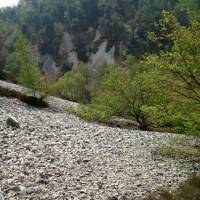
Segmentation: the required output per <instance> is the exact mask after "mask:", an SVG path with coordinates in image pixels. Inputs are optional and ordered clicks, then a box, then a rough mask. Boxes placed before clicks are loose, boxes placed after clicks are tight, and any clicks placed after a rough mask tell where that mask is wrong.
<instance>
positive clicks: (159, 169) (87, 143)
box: [0, 97, 200, 200]
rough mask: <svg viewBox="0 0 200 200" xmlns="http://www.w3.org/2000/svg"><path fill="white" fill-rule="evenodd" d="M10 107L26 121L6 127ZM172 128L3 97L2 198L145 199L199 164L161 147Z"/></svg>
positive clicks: (172, 184) (0, 125) (199, 167)
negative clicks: (152, 128) (138, 125)
mask: <svg viewBox="0 0 200 200" xmlns="http://www.w3.org/2000/svg"><path fill="white" fill-rule="evenodd" d="M9 115H12V116H14V117H15V118H16V119H17V120H18V121H19V122H20V128H18V129H14V128H10V127H7V125H6V120H7V118H8V116H9ZM170 135H171V134H159V133H150V132H142V131H130V130H121V129H118V128H109V127H104V126H101V125H97V124H89V123H85V122H83V121H81V120H79V119H78V118H76V117H74V116H72V115H70V114H67V113H61V112H60V113H59V112H55V111H53V110H51V109H37V108H34V107H30V106H28V105H26V104H24V103H21V102H19V101H18V100H14V99H8V98H5V97H0V191H1V192H0V199H1V198H2V199H5V200H117V199H118V200H125V199H128V200H129V199H130V200H131V199H132V200H139V199H142V198H144V197H145V196H146V195H147V194H148V193H150V192H151V191H153V190H156V189H157V188H159V187H163V186H164V187H169V188H174V187H175V186H177V184H178V183H179V182H181V181H184V180H185V179H186V178H187V177H188V176H189V175H190V174H192V173H193V172H195V171H196V172H200V164H198V163H195V162H191V161H190V160H187V159H173V158H170V157H165V156H161V155H159V154H155V153H154V152H155V149H156V143H159V142H167V141H169V138H170ZM191 141H192V142H191V143H195V139H194V138H192V139H191Z"/></svg>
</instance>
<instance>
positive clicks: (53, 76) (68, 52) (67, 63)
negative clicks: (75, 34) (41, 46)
mask: <svg viewBox="0 0 200 200" xmlns="http://www.w3.org/2000/svg"><path fill="white" fill-rule="evenodd" d="M39 63H40V64H41V66H42V67H41V69H42V72H43V74H44V76H45V77H46V78H47V80H48V81H50V82H52V83H54V82H55V81H56V80H57V79H58V78H59V77H60V76H62V75H63V74H64V73H65V72H67V71H69V70H71V69H75V68H76V67H77V66H78V55H77V53H76V52H75V50H74V45H73V42H72V38H71V36H70V34H69V33H67V32H64V34H63V39H62V41H61V44H60V47H59V51H58V58H57V61H56V60H55V59H54V58H53V56H52V55H50V54H44V55H39Z"/></svg>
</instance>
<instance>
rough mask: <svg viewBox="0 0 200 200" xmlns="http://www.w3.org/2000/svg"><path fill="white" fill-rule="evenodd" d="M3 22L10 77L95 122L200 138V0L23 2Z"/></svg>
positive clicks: (4, 65) (5, 69)
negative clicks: (73, 105)
mask: <svg viewBox="0 0 200 200" xmlns="http://www.w3.org/2000/svg"><path fill="white" fill-rule="evenodd" d="M0 19H1V21H0V42H1V49H0V56H1V57H0V59H1V60H0V63H1V68H0V69H1V71H0V76H1V78H2V79H7V80H9V81H13V82H17V83H20V84H22V85H24V86H26V87H28V88H31V89H32V90H33V91H34V92H35V91H40V92H42V93H43V94H45V95H46V94H49V93H50V94H53V95H56V96H61V97H63V98H66V99H69V100H72V101H77V102H80V103H87V104H88V105H87V106H86V107H85V106H84V107H83V108H82V109H81V111H80V112H79V113H78V114H79V116H81V117H83V118H85V119H87V120H95V121H100V122H105V123H108V122H109V120H110V119H111V118H112V117H113V116H120V117H123V118H127V119H130V120H132V121H134V122H135V123H136V125H137V126H138V127H139V128H141V129H143V130H149V129H153V130H165V131H166V130H167V131H174V132H178V133H185V134H193V135H199V134H200V115H199V113H200V79H199V77H200V67H199V66H200V3H199V1H198V0H123V1H122V0H109V1H107V0H64V1H63V0H56V1H55V0H20V1H19V4H18V6H17V7H13V8H4V9H2V10H1V12H0Z"/></svg>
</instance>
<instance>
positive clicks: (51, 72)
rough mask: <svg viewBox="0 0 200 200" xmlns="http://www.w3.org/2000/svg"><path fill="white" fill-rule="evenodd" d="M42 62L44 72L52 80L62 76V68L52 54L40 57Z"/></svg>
mask: <svg viewBox="0 0 200 200" xmlns="http://www.w3.org/2000/svg"><path fill="white" fill-rule="evenodd" d="M40 63H42V72H43V74H44V76H45V77H46V78H47V80H48V81H50V82H55V81H56V80H57V79H58V78H59V76H61V70H60V68H59V67H57V66H56V62H55V61H54V59H53V57H52V56H51V55H50V54H45V55H42V56H41V57H40Z"/></svg>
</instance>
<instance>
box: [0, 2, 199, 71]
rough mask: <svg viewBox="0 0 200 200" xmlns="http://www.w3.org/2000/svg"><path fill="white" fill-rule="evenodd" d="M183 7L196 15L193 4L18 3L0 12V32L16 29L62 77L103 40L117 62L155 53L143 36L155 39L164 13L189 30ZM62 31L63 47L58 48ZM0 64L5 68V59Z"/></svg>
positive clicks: (155, 49)
mask: <svg viewBox="0 0 200 200" xmlns="http://www.w3.org/2000/svg"><path fill="white" fill-rule="evenodd" d="M187 8H189V9H190V10H192V11H194V12H196V11H197V12H198V9H199V3H198V1H197V0H192V1H189V0H153V1H151V0H140V1H139V0H123V1H121V0H109V1H105V0H73V1H72V0H65V1H63V0H57V1H54V0H33V1H32V0H20V2H19V5H18V7H15V8H5V9H2V10H1V13H0V19H1V21H2V22H1V31H3V30H2V29H5V28H4V27H5V26H11V27H12V28H16V27H18V28H19V29H20V31H21V32H22V33H23V35H24V36H25V37H26V38H27V39H28V41H30V42H31V43H32V45H34V47H35V48H36V50H38V53H39V55H47V54H48V55H49V54H50V55H51V56H52V57H53V58H51V59H52V60H51V59H50V58H49V59H50V60H51V61H52V62H53V61H55V63H56V66H57V67H60V68H62V69H61V71H62V73H63V71H67V70H69V69H70V68H71V67H72V66H73V64H74V62H75V60H76V59H77V58H78V60H79V61H83V62H85V63H88V62H89V61H91V54H93V53H96V52H97V51H98V48H99V47H100V46H101V44H102V43H103V42H105V41H106V42H107V44H106V49H105V51H106V52H108V51H109V50H111V49H112V48H113V51H114V52H113V51H112V52H111V54H112V57H113V56H114V60H116V61H121V60H123V59H124V58H125V57H126V55H128V54H132V55H134V56H135V57H137V58H140V57H141V56H143V55H144V53H152V52H158V51H159V50H160V46H157V44H155V43H153V42H152V41H151V40H150V39H149V37H148V33H149V32H157V33H158V34H159V32H160V30H159V27H158V26H156V22H158V21H159V20H160V19H161V18H162V12H163V10H165V11H170V12H172V13H174V15H176V16H177V18H178V20H179V22H180V23H181V24H183V25H188V23H189V22H188V16H187V14H186V13H187ZM6 30H7V33H10V31H9V29H6ZM66 32H67V33H68V35H66V34H65V36H66V37H65V39H66V40H67V42H68V45H67V44H65V43H64V44H63V45H62V41H63V38H64V33H66ZM1 35H2V36H1V38H2V41H5V38H3V37H5V36H6V39H7V36H8V34H5V35H4V33H2V34H1ZM67 36H68V37H67ZM67 38H68V39H67ZM10 39H11V38H10ZM10 39H9V41H10ZM12 39H13V38H12ZM69 40H70V42H71V43H72V44H70V45H69ZM162 43H163V44H164V47H163V48H164V49H167V48H168V47H169V45H170V44H169V43H168V41H162ZM12 44H13V43H11V44H9V45H8V47H9V52H12V51H13V48H14V47H13V46H12ZM63 48H64V50H63V51H62V50H61V49H63ZM71 52H74V54H73V55H71V54H70V53H71ZM69 54H70V55H69ZM76 55H77V56H76ZM2 59H3V60H2V62H3V63H5V58H2ZM44 59H45V58H44ZM44 59H42V60H44ZM112 60H113V59H112ZM41 62H42V64H44V63H45V61H41ZM91 62H92V61H91ZM91 62H90V63H91ZM50 63H51V62H50Z"/></svg>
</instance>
